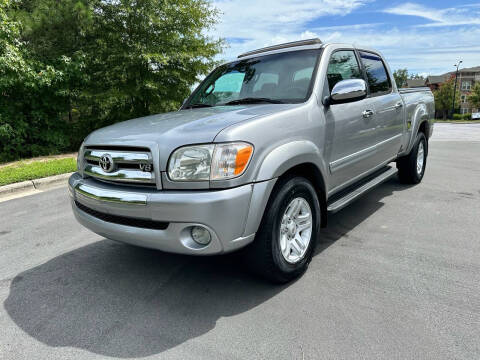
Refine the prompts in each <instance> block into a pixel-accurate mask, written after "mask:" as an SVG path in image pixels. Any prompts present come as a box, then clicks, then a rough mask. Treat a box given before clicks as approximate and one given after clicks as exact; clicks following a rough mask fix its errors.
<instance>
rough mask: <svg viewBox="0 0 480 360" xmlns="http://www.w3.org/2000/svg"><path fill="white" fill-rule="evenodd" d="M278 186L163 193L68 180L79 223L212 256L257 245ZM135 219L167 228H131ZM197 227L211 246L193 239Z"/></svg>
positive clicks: (168, 248)
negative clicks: (272, 193)
mask: <svg viewBox="0 0 480 360" xmlns="http://www.w3.org/2000/svg"><path fill="white" fill-rule="evenodd" d="M274 183H275V180H270V181H265V182H262V183H258V184H248V185H244V186H239V187H236V188H232V189H226V190H217V191H213V190H205V191H165V190H160V191H159V190H156V189H151V188H140V187H135V188H133V187H123V186H118V185H111V184H108V183H103V182H100V181H97V180H92V179H89V178H86V179H83V178H82V177H81V176H80V175H79V174H77V173H75V174H73V175H72V176H71V177H70V179H69V190H70V196H71V200H72V208H73V212H74V214H75V217H76V218H77V220H78V221H79V222H80V223H81V224H82V225H84V226H85V227H87V228H89V229H90V230H92V231H93V232H95V233H97V234H99V235H101V236H104V237H106V238H109V239H113V240H118V241H122V242H126V243H130V244H133V245H138V246H143V247H148V248H154V249H159V250H163V251H167V252H173V253H182V254H194V255H211V254H220V253H227V252H231V251H234V250H236V249H239V248H241V247H243V246H245V245H247V244H248V243H250V242H251V241H253V239H254V237H255V232H256V231H257V229H258V226H259V224H260V220H261V215H262V214H263V211H264V208H265V205H266V201H267V200H268V196H269V194H270V191H271V189H272V188H273V185H274ZM75 202H78V203H79V204H81V205H82V206H84V207H86V208H88V209H92V210H93V211H92V213H94V212H98V213H102V214H107V215H111V216H113V217H115V218H119V217H124V218H125V219H126V220H128V221H125V223H122V222H121V221H120V222H119V221H118V220H117V221H116V222H110V221H105V220H102V218H101V217H96V216H93V215H91V214H89V213H88V212H86V211H82V210H81V209H79V207H78V206H77V205H76V203H75ZM104 218H107V219H108V216H106V217H104ZM136 219H139V220H148V221H153V222H162V223H167V224H166V228H165V229H162V230H157V229H151V228H144V227H139V226H131V224H132V220H133V221H134V220H136ZM196 225H201V226H203V227H206V228H207V229H208V230H209V231H210V233H211V235H212V240H211V242H210V243H209V244H208V245H206V246H200V245H198V244H197V243H195V242H194V241H193V239H192V238H191V236H190V229H191V227H192V226H196Z"/></svg>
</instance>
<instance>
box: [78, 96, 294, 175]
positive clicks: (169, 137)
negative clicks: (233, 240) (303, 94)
mask: <svg viewBox="0 0 480 360" xmlns="http://www.w3.org/2000/svg"><path fill="white" fill-rule="evenodd" d="M298 105H299V104H260V105H258V104H255V105H238V106H216V107H212V108H199V109H188V110H180V111H174V112H170V113H165V114H158V115H151V116H146V117H142V118H138V119H133V120H128V121H123V122H120V123H117V124H114V125H111V126H107V127H105V128H102V129H99V130H96V131H94V132H93V133H91V134H90V135H89V136H88V137H87V138H86V140H85V145H87V146H102V145H116V146H137V147H148V148H150V149H151V150H152V152H154V151H155V150H158V151H159V152H160V168H161V170H162V171H163V170H164V169H165V167H166V162H167V160H168V157H169V156H170V153H171V152H172V151H173V150H174V149H176V148H178V147H180V146H183V145H188V144H199V143H210V142H212V141H213V140H214V139H215V137H216V135H217V134H218V133H219V132H220V131H221V130H223V129H225V128H226V127H228V126H230V125H233V124H236V123H239V122H241V121H245V120H249V119H252V118H255V117H258V116H265V115H270V114H272V113H275V112H280V111H285V110H288V109H291V108H293V107H297V106H298ZM239 140H241V139H239ZM155 157H156V156H154V158H155Z"/></svg>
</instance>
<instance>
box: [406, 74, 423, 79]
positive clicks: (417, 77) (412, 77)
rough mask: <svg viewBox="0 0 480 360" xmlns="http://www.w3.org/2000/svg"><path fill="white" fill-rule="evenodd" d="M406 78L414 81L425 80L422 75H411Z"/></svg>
mask: <svg viewBox="0 0 480 360" xmlns="http://www.w3.org/2000/svg"><path fill="white" fill-rule="evenodd" d="M408 78H409V79H415V80H425V78H424V77H423V76H422V75H419V74H411V75H410V76H409V77H408Z"/></svg>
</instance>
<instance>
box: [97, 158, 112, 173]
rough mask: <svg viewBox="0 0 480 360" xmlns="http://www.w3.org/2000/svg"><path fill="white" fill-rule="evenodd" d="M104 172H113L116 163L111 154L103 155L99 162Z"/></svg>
mask: <svg viewBox="0 0 480 360" xmlns="http://www.w3.org/2000/svg"><path fill="white" fill-rule="evenodd" d="M98 164H99V165H100V167H101V168H102V170H103V171H105V172H107V173H109V172H112V171H113V168H114V165H115V164H114V163H113V159H112V156H111V155H110V154H103V155H102V156H101V157H100V161H99V162H98Z"/></svg>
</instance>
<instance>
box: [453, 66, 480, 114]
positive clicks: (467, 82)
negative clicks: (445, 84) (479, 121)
mask: <svg viewBox="0 0 480 360" xmlns="http://www.w3.org/2000/svg"><path fill="white" fill-rule="evenodd" d="M453 74H454V73H453ZM477 82H480V66H475V67H471V68H465V69H460V70H459V71H458V77H457V87H458V88H459V89H460V99H461V100H460V113H461V114H468V113H472V112H480V109H479V108H476V107H473V105H472V104H470V103H469V102H468V95H470V92H471V90H472V89H473V86H474V85H475V83H477Z"/></svg>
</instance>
